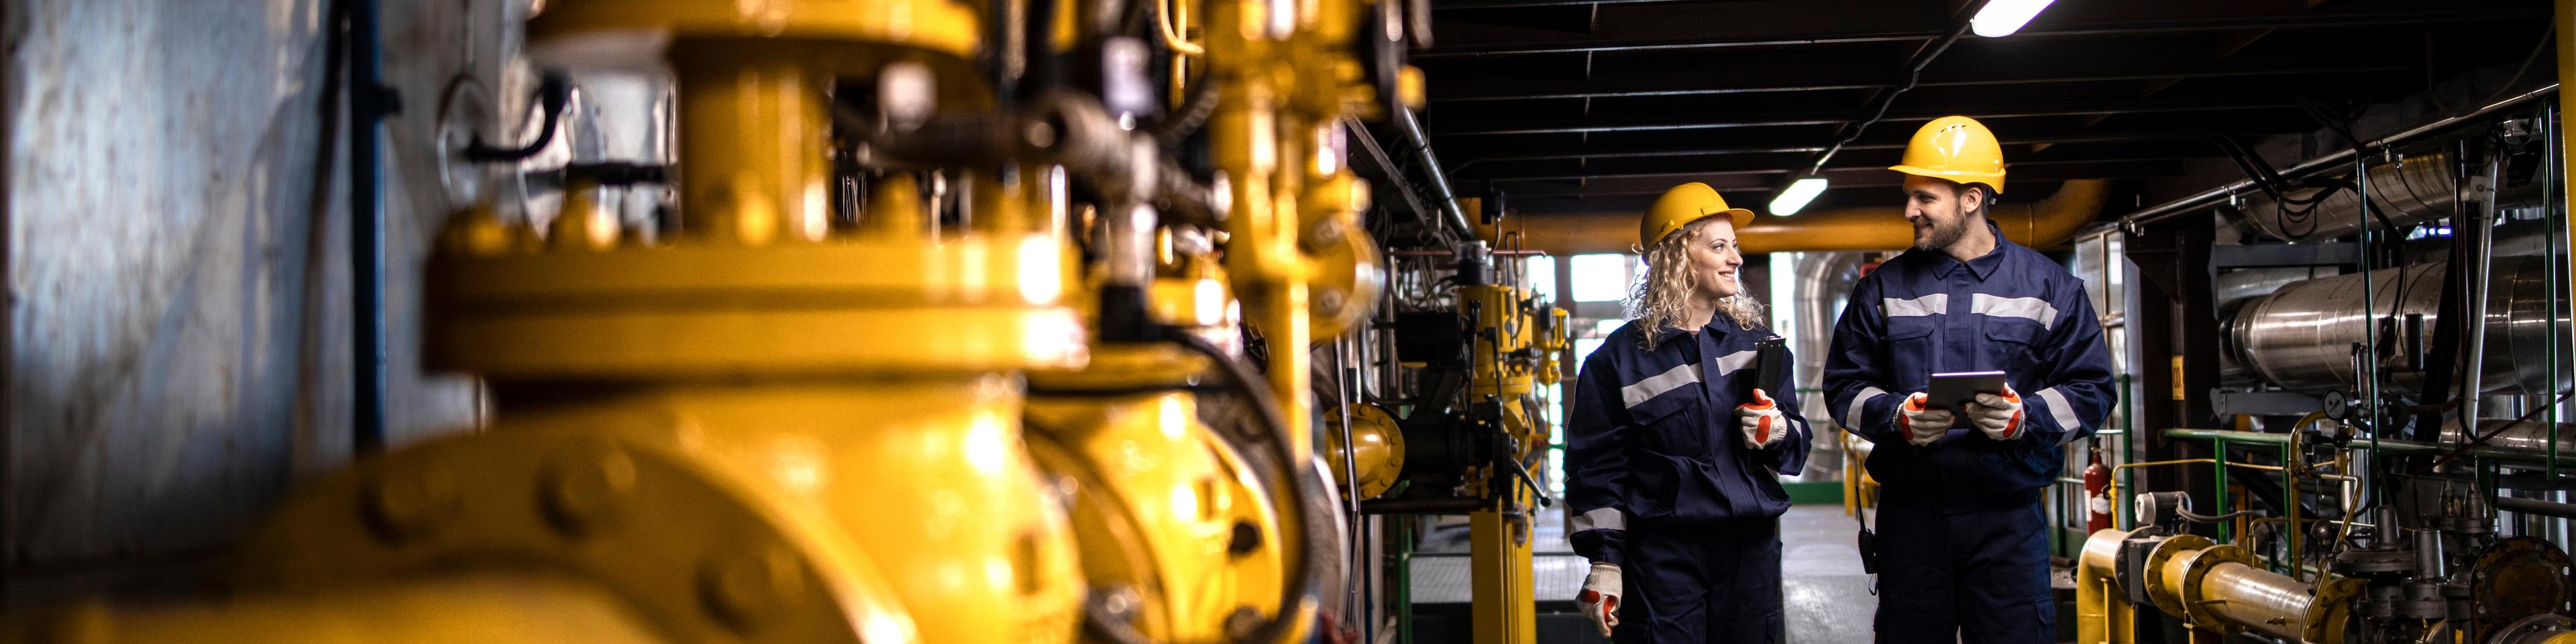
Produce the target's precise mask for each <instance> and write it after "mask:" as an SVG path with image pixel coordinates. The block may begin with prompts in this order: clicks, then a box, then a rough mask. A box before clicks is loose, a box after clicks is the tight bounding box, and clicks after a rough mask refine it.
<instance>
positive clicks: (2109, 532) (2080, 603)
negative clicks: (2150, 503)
mask: <svg viewBox="0 0 2576 644" xmlns="http://www.w3.org/2000/svg"><path fill="white" fill-rule="evenodd" d="M2128 536H2129V533H2128V531H2125V530H2113V529H2107V528H2106V529H2103V530H2099V531H2096V532H2094V533H2093V536H2092V538H2090V539H2086V540H2085V541H2084V552H2083V553H2082V554H2081V555H2078V556H2079V557H2080V558H2081V559H2080V561H2078V562H2077V565H2076V566H2075V571H2076V572H2075V641H2076V644H2126V643H2127V642H2129V637H2130V636H2131V635H2133V634H2134V633H2136V632H2137V629H2136V628H2135V627H2134V621H2135V620H2136V616H2135V615H2134V614H2132V613H2131V608H2130V607H2129V600H2128V598H2127V597H2126V596H2125V595H2124V594H2123V593H2122V592H2121V590H2120V586H2119V581H2118V580H2117V579H2116V578H2115V569H2116V568H2117V567H2118V566H2119V562H2120V541H2121V540H2122V539H2126V538H2128Z"/></svg>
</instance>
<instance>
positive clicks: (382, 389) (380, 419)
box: [345, 0, 393, 455]
mask: <svg viewBox="0 0 2576 644" xmlns="http://www.w3.org/2000/svg"><path fill="white" fill-rule="evenodd" d="M345 1H346V2H348V5H347V6H348V19H349V26H348V29H349V53H348V65H349V69H348V74H349V88H348V91H349V133H350V135H349V216H350V217H351V219H352V221H351V222H350V225H349V271H350V275H349V292H350V300H351V302H350V312H351V314H352V315H354V316H355V317H357V323H356V329H354V330H353V331H352V333H350V344H351V346H350V351H351V354H352V360H351V366H350V375H351V378H352V379H353V380H354V382H353V383H351V386H352V387H353V388H354V391H353V392H352V396H353V398H354V401H353V403H352V405H351V413H352V414H354V416H355V417H354V418H352V419H351V427H352V429H353V431H354V432H355V435H354V436H353V437H352V441H353V442H352V446H353V449H354V450H355V451H356V453H358V454H362V455H363V454H374V453H379V452H382V451H384V449H385V398H386V396H387V391H386V384H385V383H386V372H385V206H384V199H385V189H384V165H383V163H382V157H383V151H382V149H381V148H382V147H383V145H384V135H385V116H386V114H387V113H388V112H390V111H392V99H393V89H392V88H389V87H386V86H385V84H384V43H383V41H382V39H381V37H380V35H379V33H378V29H379V28H380V27H381V26H382V25H381V20H380V19H379V18H378V17H377V15H376V1H375V0H345Z"/></svg>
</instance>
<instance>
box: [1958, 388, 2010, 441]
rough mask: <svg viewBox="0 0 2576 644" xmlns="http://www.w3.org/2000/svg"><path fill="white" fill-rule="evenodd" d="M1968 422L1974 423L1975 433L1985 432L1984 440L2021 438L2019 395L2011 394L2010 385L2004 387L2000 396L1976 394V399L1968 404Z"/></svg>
mask: <svg viewBox="0 0 2576 644" xmlns="http://www.w3.org/2000/svg"><path fill="white" fill-rule="evenodd" d="M1968 422H1971V423H1976V424H1977V431H1980V432H1985V433H1986V438H1992V439H1995V440H1999V441H2008V440H2012V439H2015V438H2021V394H2017V393H2013V389H2012V385H2004V393H2003V395H2000V396H1998V395H1995V394H1987V393H1981V394H1977V399H1976V400H1974V401H1971V402H1969V403H1968Z"/></svg>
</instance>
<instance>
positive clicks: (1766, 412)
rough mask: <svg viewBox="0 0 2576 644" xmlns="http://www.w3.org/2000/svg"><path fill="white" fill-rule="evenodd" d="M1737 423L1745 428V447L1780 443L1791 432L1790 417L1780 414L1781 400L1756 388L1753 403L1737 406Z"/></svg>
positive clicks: (1753, 447)
mask: <svg viewBox="0 0 2576 644" xmlns="http://www.w3.org/2000/svg"><path fill="white" fill-rule="evenodd" d="M1735 424H1736V426H1737V427H1739V428H1742V429H1743V430H1744V432H1743V433H1744V447H1745V448H1747V449H1762V448H1765V447H1770V446H1773V445H1778V444H1780V440H1781V439H1782V438H1783V437H1784V436H1786V435H1788V433H1789V417H1788V416H1784V415H1781V414H1780V402H1779V401H1776V400H1772V399H1771V396H1770V395H1768V394H1764V393H1762V390H1761V389H1759V388H1756V389H1754V390H1753V402H1752V403H1751V404H1744V405H1736V406H1735Z"/></svg>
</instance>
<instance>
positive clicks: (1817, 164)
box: [1791, 0, 1988, 179]
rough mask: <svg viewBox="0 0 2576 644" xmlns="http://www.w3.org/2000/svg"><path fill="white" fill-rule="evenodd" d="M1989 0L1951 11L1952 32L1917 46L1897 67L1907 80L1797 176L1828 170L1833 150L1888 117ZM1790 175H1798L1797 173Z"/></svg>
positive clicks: (1975, 0)
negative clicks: (1924, 72)
mask: <svg viewBox="0 0 2576 644" xmlns="http://www.w3.org/2000/svg"><path fill="white" fill-rule="evenodd" d="M1987 1H1988V0H1972V1H1971V2H1969V3H1968V5H1967V6H1965V7H1960V8H1959V11H1958V12H1957V13H1955V14H1952V18H1951V20H1952V21H1953V22H1954V23H1955V24H1952V25H1950V30H1949V32H1948V33H1944V34H1942V35H1941V39H1940V40H1935V41H1932V44H1929V45H1925V46H1924V47H1923V48H1922V49H1918V50H1915V52H1914V57H1913V58H1912V59H1911V60H1907V61H1905V68H1904V69H1902V70H1898V71H1899V73H1901V74H1903V75H1904V76H1905V84H1903V85H1898V86H1896V87H1895V88H1894V89H1890V90H1887V91H1884V92H1879V93H1878V96H1877V101H1876V102H1877V103H1878V105H1877V106H1876V107H1873V108H1871V109H1870V114H1869V120H1865V121H1861V122H1860V124H1858V125H1853V126H1851V128H1850V129H1849V130H1847V131H1844V132H1840V134H1842V136H1841V137H1837V138H1835V139H1834V144H1833V145H1831V146H1827V147H1826V148H1825V151H1823V152H1818V153H1816V158H1814V159H1812V160H1811V162H1810V163H1808V164H1807V171H1806V173H1804V174H1800V175H1797V176H1798V177H1809V176H1815V174H1816V173H1818V172H1823V171H1824V170H1825V163H1826V162H1828V161H1832V160H1833V159H1834V153H1837V152H1841V151H1842V149H1843V146H1845V145H1850V144H1851V142H1852V141H1854V140H1858V139H1859V138H1860V135H1861V133H1862V132H1866V131H1868V130H1869V126H1871V125H1876V124H1878V121H1879V119H1882V118H1886V117H1887V108H1888V107H1890V106H1894V105H1895V104H1896V97H1899V96H1904V95H1905V93H1906V92H1907V91H1910V90H1913V89H1914V84H1915V83H1916V82H1917V81H1919V80H1920V79H1921V78H1922V77H1923V68H1925V67H1930V66H1931V65H1932V61H1933V60H1935V59H1938V58H1940V57H1941V53H1942V52H1946V51H1949V50H1950V45H1953V44H1956V43H1958V42H1959V37H1960V36H1964V35H1967V34H1968V26H1969V24H1970V22H1971V21H1970V20H1969V17H1970V16H1975V15H1977V12H1978V11H1982V10H1984V9H1985V8H1986V2H1987ZM1791 178H1792V179H1795V178H1797V177H1791Z"/></svg>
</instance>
